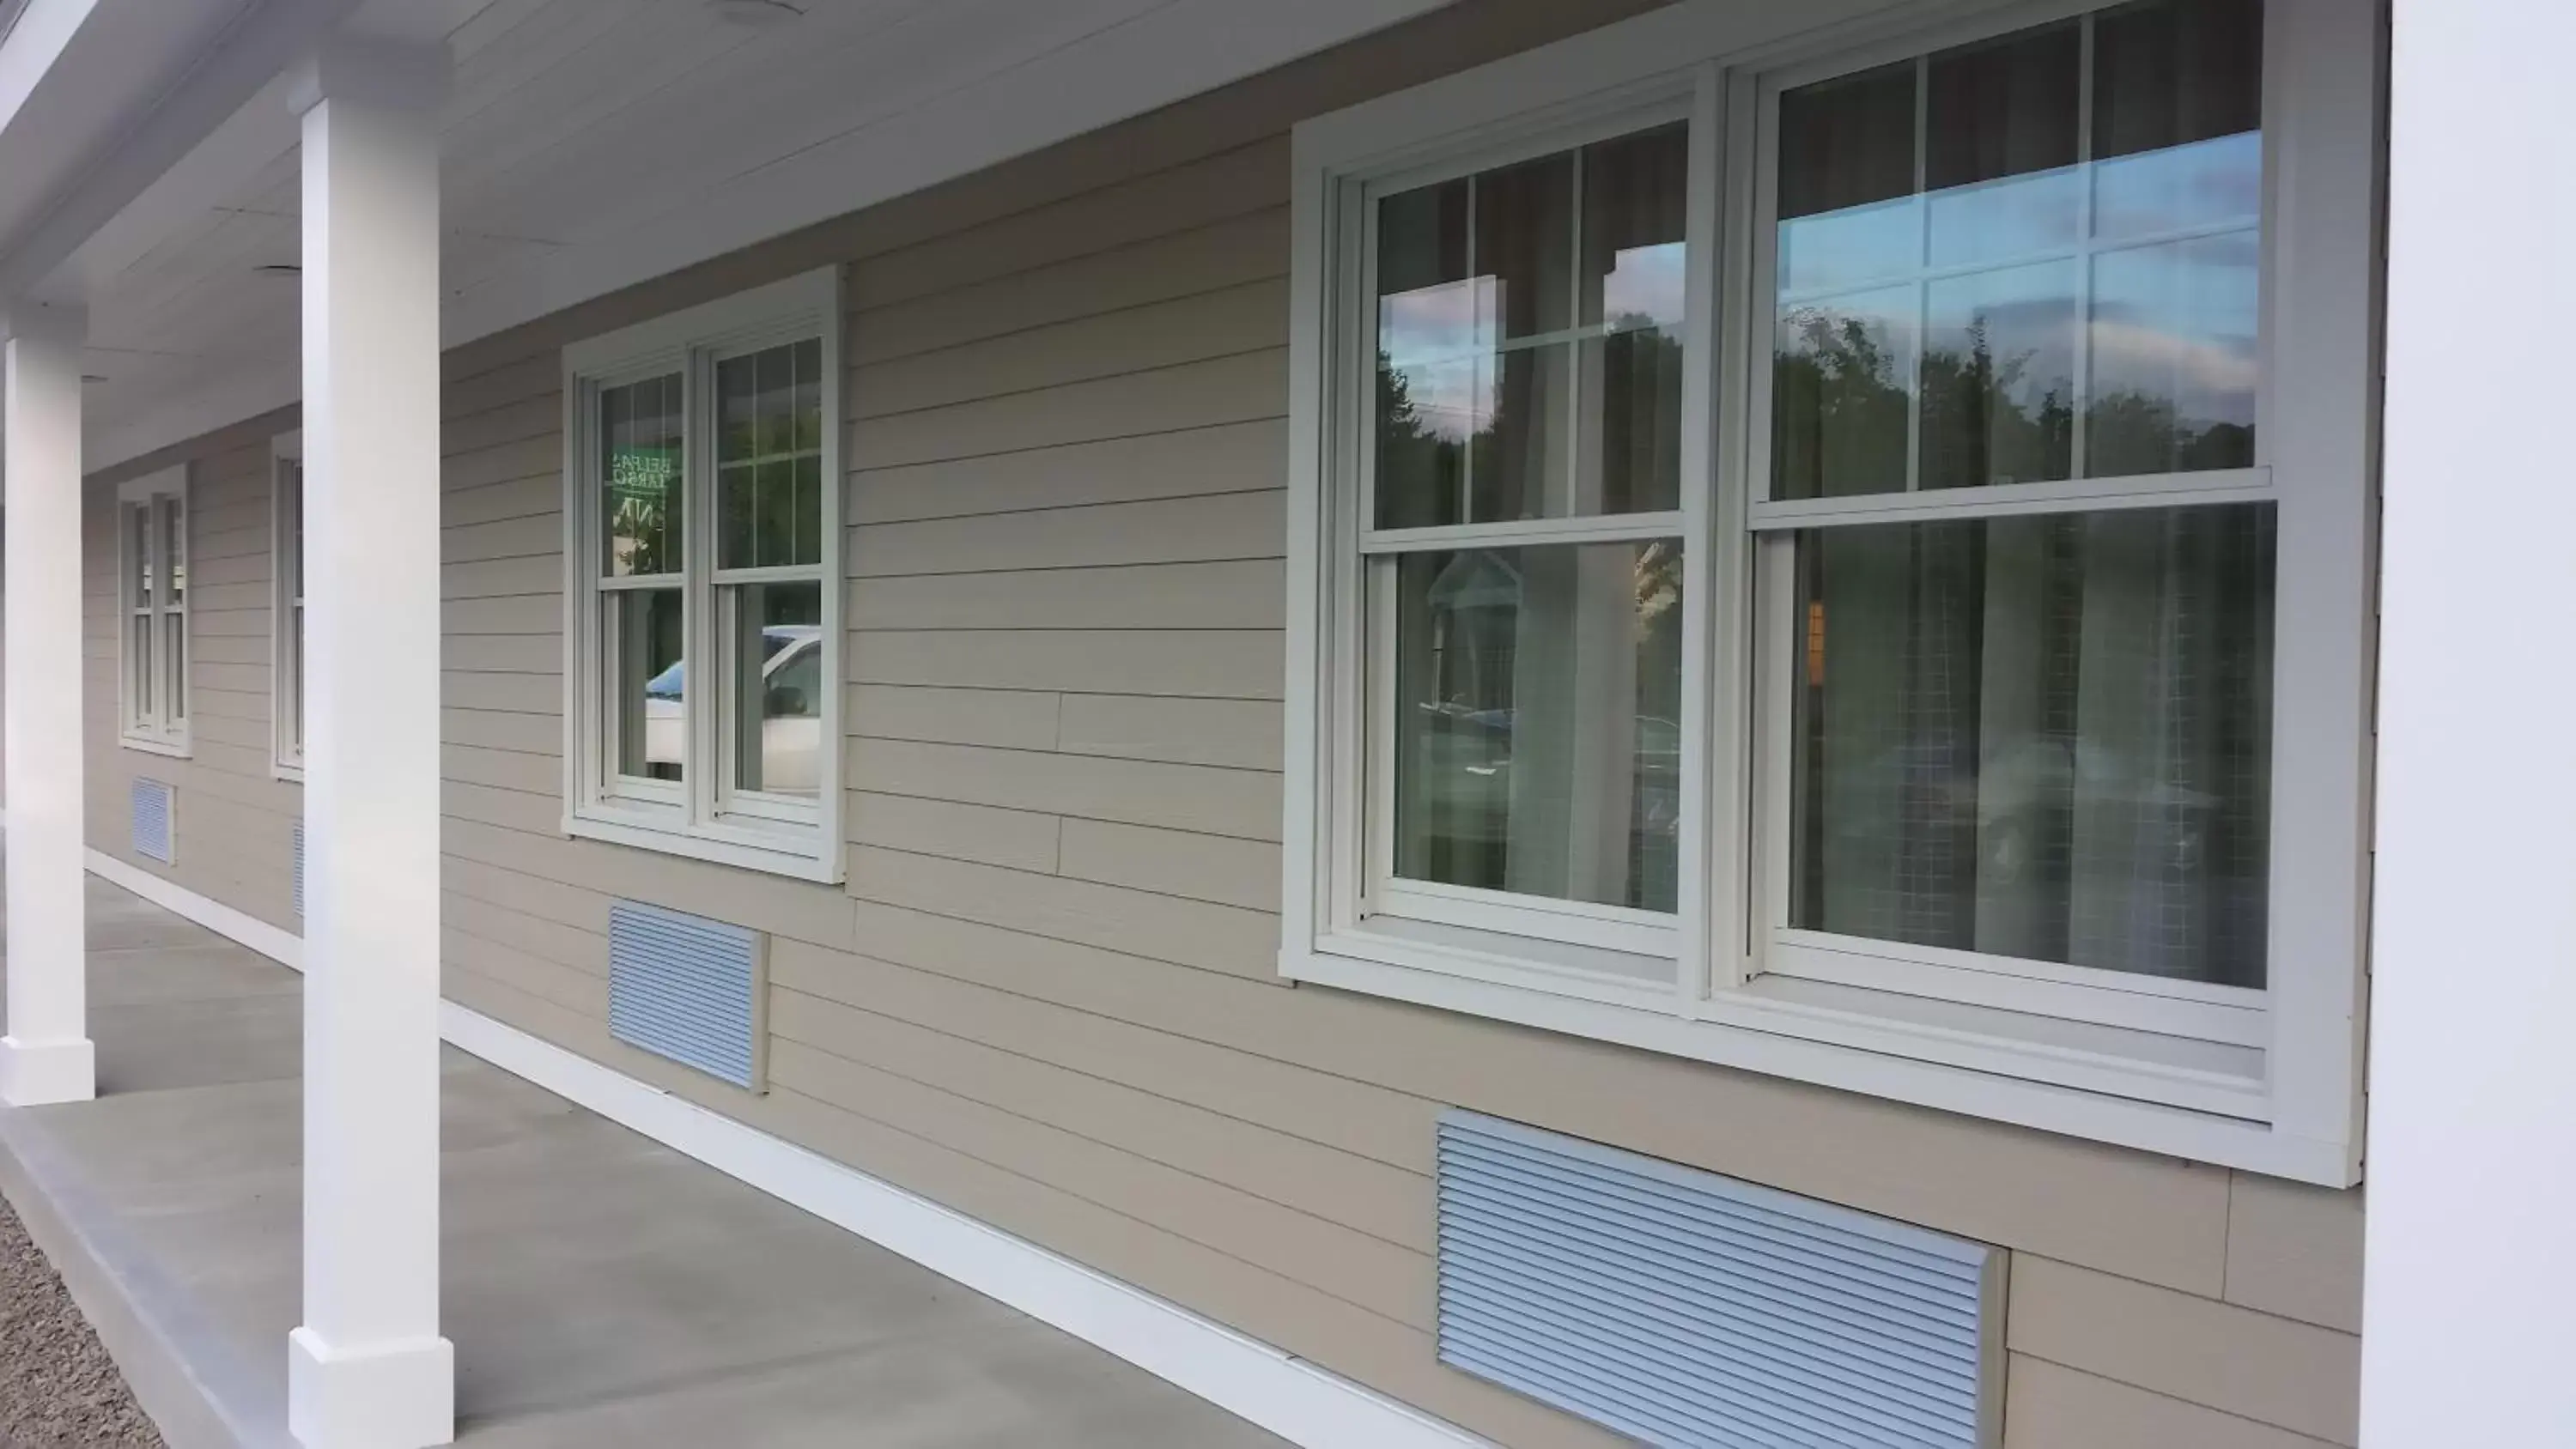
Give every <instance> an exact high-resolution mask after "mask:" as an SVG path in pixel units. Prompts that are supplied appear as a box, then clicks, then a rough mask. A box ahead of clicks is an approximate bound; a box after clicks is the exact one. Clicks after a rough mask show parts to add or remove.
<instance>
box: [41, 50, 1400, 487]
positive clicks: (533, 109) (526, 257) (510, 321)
mask: <svg viewBox="0 0 2576 1449" xmlns="http://www.w3.org/2000/svg"><path fill="white" fill-rule="evenodd" d="M38 3H45V0H38ZM97 3H99V4H102V5H105V4H111V3H126V0H97ZM156 3H173V0H156ZM210 3H211V0H210ZM268 3H269V4H278V3H281V0H268ZM303 3H306V4H311V3H313V0H303ZM795 3H796V4H797V5H799V6H801V7H802V9H803V12H804V13H803V14H802V15H797V16H790V17H788V18H785V19H784V21H783V23H778V24H771V25H748V24H744V23H741V22H740V20H738V19H737V18H736V16H737V15H738V14H739V13H740V7H738V6H736V5H728V4H726V3H723V0H437V3H423V0H375V3H372V4H370V5H368V6H366V7H364V8H363V9H362V10H361V11H360V13H359V16H358V19H357V22H356V23H357V24H359V25H361V26H363V27H367V28H372V29H378V30H384V29H407V30H409V31H411V32H413V33H414V34H418V33H420V32H421V31H423V30H427V31H428V32H429V33H430V34H432V35H437V34H443V35H444V37H445V39H446V41H447V43H448V45H449V47H450V50H451V53H452V54H453V56H454V59H455V67H456V68H455V80H454V88H453V93H452V95H451V97H450V99H449V101H448V103H447V106H446V109H445V113H444V116H443V120H442V126H443V131H444V135H445V146H446V161H445V165H444V177H445V195H444V199H443V204H444V221H445V225H446V227H447V240H446V249H445V252H444V256H443V265H444V278H443V281H444V285H445V288H446V291H447V298H448V300H447V319H446V323H447V329H446V330H447V334H448V340H449V341H450V342H451V343H453V342H458V341H463V340H467V339H469V338H472V337H476V336H481V335H484V334H487V333H490V332H493V331H496V330H499V329H501V328H504V327H508V326H511V325H515V324H516V323H518V322H521V321H524V320H527V319H528V318H530V317H534V316H539V315H543V314H544V313H546V312H549V311H552V310H555V309H557V308H560V307H563V306H566V305H569V304H571V303H573V302H576V301H580V300H583V299H585V298H587V297H590V296H596V295H599V294H601V293H604V292H608V291H612V290H615V289H616V288H618V287H621V286H625V285H628V284H630V283H632V282H635V281H640V280H643V279H645V278H648V277H651V276H654V275H658V274H660V273H663V272H666V271H669V270H672V269H674V268H676V267H680V266H685V265H687V264H689V263H691V262H695V261H698V260H702V259H704V258H706V257H709V256H713V255H718V254H720V253H722V252H725V251H728V250H731V249H733V248H736V247H739V246H743V245H746V244H749V243H751V242H754V241H757V240H760V239H761V238H763V237H766V236H772V235H776V234H778V233H780V232H784V231H788V230H792V229H794V228H796V227H798V226H802V225H807V224H810V223H811V222H814V221H819V220H822V219H825V218H827V217H831V216H835V215H839V214H841V213H843V212H846V211H850V210H853V209H855V208H857V207H860V206H864V205H867V204H870V203H872V202H875V201H878V200H882V199H884V198H886V197H888V196H893V195H897V194H900V193H902V192H906V191H910V190H914V189H917V188H919V187H921V186H924V185H928V184H931V183H933V182H936V181H939V180H941V179H944V178H946V177H949V176H953V175H957V174H961V173H964V172H966V171H970V170H973V169H976V168H978V167H981V166H984V165H988V164H990V163H992V162H994V161H997V160H1001V159H1004V158H1006V157H1009V156H1011V155H1016V154H1019V153H1021V152H1025V151H1028V150H1031V149H1034V148H1036V147H1039V146H1042V145H1045V144H1047V143H1049V142H1051V141H1053V140H1056V139H1059V138H1061V137H1063V136H1068V135H1073V134H1077V133H1079V132H1082V131H1085V130H1090V129H1094V128H1096V127H1098V126H1101V125H1105V124H1108V123H1110V122H1113V121H1116V120H1118V119H1121V118H1123V117H1125V116H1128V115H1133V114H1136V113H1138V112H1141V111H1144V110H1148V109H1151V108H1153V107H1155V106H1159V105H1163V104H1166V103H1169V102H1171V101H1174V100H1178V99H1181V98H1183V97H1185V96H1188V95H1190V94H1193V93H1196V92H1198V91H1201V90H1205V89H1208V88H1210V87H1213V86H1217V85H1222V84H1224V83H1226V82H1228V81H1231V80H1234V79H1236V78H1239V77H1241V76H1244V75H1248V74H1252V73H1254V72H1257V71H1260V70H1264V69H1267V68H1269V67H1271V66H1275V65H1278V64H1281V63H1283V62H1285V61H1288V60H1291V59H1294V58H1296V57H1297V56H1299V55H1302V54H1306V53H1309V52H1312V51H1314V50H1317V49H1320V48H1323V47H1325V46H1328V45H1332V44H1335V43H1338V42H1340V41H1342V40H1344V39H1347V38H1350V37H1351V36H1354V35H1358V34H1362V33H1365V32H1366V31H1369V30H1373V29H1377V28H1379V27H1381V26H1384V25H1386V24H1389V23H1392V22H1394V21H1397V20H1401V19H1404V18H1406V17H1408V16H1411V15H1413V14H1417V13H1420V12H1422V11H1425V10H1429V9H1433V8H1435V7H1436V6H1438V5H1440V4H1443V3H1446V0H1299V3H1296V4H1281V3H1278V0H795ZM215 8H217V9H221V8H223V7H221V6H220V5H218V6H216V7H215ZM234 8H235V9H241V8H252V9H256V8H258V7H257V6H250V7H242V6H239V5H236V6H235V7H234ZM755 8H756V7H755ZM165 13H167V12H165ZM0 57H5V48H0ZM0 72H5V66H4V65H0ZM295 135H296V126H295V122H294V118H293V117H292V116H291V115H290V114H289V113H288V111H287V107H286V103H285V99H284V86H283V84H282V83H275V82H273V83H271V84H269V85H268V86H266V88H264V89H262V90H260V91H259V93H258V94H257V95H256V96H254V97H252V98H251V100H250V101H249V103H248V104H246V105H244V106H242V107H241V109H240V110H239V112H238V113H236V114H234V115H233V116H232V117H231V119H230V120H228V121H226V122H224V123H223V124H221V125H220V126H218V127H216V128H215V129H214V130H213V131H211V132H209V133H208V134H207V135H206V137H205V139H204V140H203V142H202V143H201V144H199V145H198V146H197V147H196V148H195V149H194V150H193V151H192V152H191V153H190V154H189V155H188V156H187V158H186V159H185V160H183V161H181V162H180V163H179V164H178V165H177V166H175V167H173V168H172V169H171V170H170V171H169V172H168V173H167V174H166V175H163V176H162V177H161V178H160V179H159V180H158V181H156V182H154V183H153V184H152V185H151V186H149V187H148V188H146V189H145V190H144V192H143V194H142V195H140V196H138V197H136V198H135V199H134V200H133V201H132V202H131V203H130V204H129V205H126V206H125V207H124V208H123V209H122V210H121V211H120V212H119V214H118V215H117V216H116V217H114V218H113V219H112V220H110V221H109V222H108V223H107V224H106V225H104V226H102V227H100V228H99V230H98V231H97V232H96V233H95V234H94V235H92V236H91V237H90V238H89V239H88V240H87V241H86V242H84V243H82V244H81V245H80V246H79V247H78V248H77V249H76V250H75V251H73V252H72V253H71V254H70V255H69V256H68V258H67V259H66V260H64V261H63V262H62V263H61V264H60V265H59V266H58V267H56V268H54V269H53V270H52V271H51V272H50V273H49V274H48V275H47V276H46V277H45V279H44V282H43V284H42V287H41V289H40V290H41V291H42V292H43V293H44V294H46V295H53V296H60V297H63V298H66V299H69V298H72V297H78V298H81V299H85V300H86V301H87V303H88V305H89V307H90V309H91V344H92V345H91V349H90V354H89V357H88V359H87V370H88V371H89V372H90V373H91V374H92V375H93V376H94V377H95V378H97V379H100V380H99V381H96V382H94V383H93V384H92V385H91V386H90V388H89V389H88V392H87V400H88V410H89V427H88V429H87V431H88V433H89V438H90V461H91V465H92V466H104V465H106V464H108V463H112V462H114V461H118V460H120V459H122V458H124V457H130V456H134V455H136V454H139V453H141V452H145V451H149V450H150V449H152V448H155V447H159V446H163V445H166V444H167V443H170V442H174V441H177V440H179V439H181V438H184V437H186V436H189V435H191V434H193V433H195V432H198V431H202V430H203V429H205V428H208V427H213V426H219V425H221V424H223V423H226V422H230V421H234V420H237V419H239V418H242V417H245V416H249V415H251V414H254V413H256V412H260V411H263V410H265V409H267V408H270V407H275V406H278V405H281V404H283V403H286V402H289V401H292V400H293V398H294V396H295V391H296V387H295V382H296V374H297V370H298V369H297V347H298V335H299V325H298V317H297V301H298V283H297V279H296V277H295V275H294V274H293V273H292V272H275V271H270V272H263V271H262V270H261V268H263V267H271V268H276V267H286V266H291V265H293V264H294V263H295V262H296V261H297V255H298V242H299V232H300V222H299V219H298V212H299V189H300V187H299V180H298V174H297V165H298V159H297V155H296V149H295ZM6 140H7V138H6V134H5V132H0V146H5V144H6ZM0 200H5V199H4V198H0ZM6 219H7V214H6V208H5V206H0V223H5V221H6Z"/></svg>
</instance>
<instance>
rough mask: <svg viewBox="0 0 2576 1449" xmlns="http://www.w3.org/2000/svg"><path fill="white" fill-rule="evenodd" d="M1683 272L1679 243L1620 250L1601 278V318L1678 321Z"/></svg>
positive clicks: (1684, 271)
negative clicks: (1642, 318)
mask: <svg viewBox="0 0 2576 1449" xmlns="http://www.w3.org/2000/svg"><path fill="white" fill-rule="evenodd" d="M1686 270H1687V268H1686V263H1685V262H1684V260H1683V247H1682V243H1680V242H1660V243H1657V244H1656V245H1653V246H1643V247H1625V248H1622V249H1621V250H1620V252H1619V255H1618V258H1617V259H1616V260H1615V261H1614V262H1612V264H1611V268H1610V272H1609V275H1607V276H1605V277H1603V278H1602V279H1601V315H1602V316H1603V317H1604V318H1606V319H1608V320H1609V321H1612V322H1617V321H1620V320H1621V319H1623V318H1636V317H1644V318H1650V319H1652V320H1654V321H1657V322H1663V323H1677V322H1679V321H1681V318H1682V288H1683V283H1684V278H1685V273H1686Z"/></svg>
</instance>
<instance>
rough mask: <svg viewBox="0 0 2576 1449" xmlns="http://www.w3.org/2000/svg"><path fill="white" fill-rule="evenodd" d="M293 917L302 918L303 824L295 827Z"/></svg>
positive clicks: (297, 824) (298, 822)
mask: <svg viewBox="0 0 2576 1449" xmlns="http://www.w3.org/2000/svg"><path fill="white" fill-rule="evenodd" d="M295 915H296V919H298V920H301V919H303V917H304V823H303V822H302V821H297V822H296V825H295Z"/></svg>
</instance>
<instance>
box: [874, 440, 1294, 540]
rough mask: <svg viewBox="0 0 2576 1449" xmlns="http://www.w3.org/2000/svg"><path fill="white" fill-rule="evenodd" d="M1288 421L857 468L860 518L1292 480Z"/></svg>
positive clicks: (892, 519) (1131, 498) (1085, 501)
mask: <svg viewBox="0 0 2576 1449" xmlns="http://www.w3.org/2000/svg"><path fill="white" fill-rule="evenodd" d="M1287 455H1288V428H1287V424H1286V423H1285V422H1283V421H1282V420H1280V419H1277V418H1257V419H1254V420H1252V421H1249V422H1239V423H1220V424H1215V425H1211V426H1205V427H1188V428H1182V429H1179V430H1177V431H1169V432H1151V433H1139V434H1132V435H1128V436H1122V437H1114V438H1104V439H1101V440H1098V441H1095V442H1088V443H1075V444H1069V445H1066V446H1063V447H1057V448H1045V449H1039V450H1034V451H1028V452H1018V453H989V454H983V455H979V456H976V457H969V458H956V459H942V460H935V461H931V462H925V463H916V464H910V465H906V466H902V467H892V468H878V469H872V470H868V471H863V472H859V473H855V474H853V475H852V476H851V480H850V495H849V497H850V506H849V510H848V517H849V519H850V521H851V522H852V523H853V524H859V525H873V524H885V523H902V522H906V521H910V520H916V519H933V518H968V517H974V516H977V515H981V514H991V513H1016V512H1020V511H1023V510H1026V509H1033V508H1076V507H1085V506H1090V505H1096V504H1106V503H1130V502H1137V501H1140V500H1144V499H1153V498H1181V497H1195V496H1199V495H1204V494H1213V493H1257V492H1264V491H1272V490H1277V489H1283V488H1285V487H1286V486H1287V482H1288V473H1287Z"/></svg>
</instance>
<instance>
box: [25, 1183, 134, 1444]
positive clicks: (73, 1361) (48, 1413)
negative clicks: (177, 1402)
mask: <svg viewBox="0 0 2576 1449" xmlns="http://www.w3.org/2000/svg"><path fill="white" fill-rule="evenodd" d="M76 1444H114V1445H135V1446H149V1449H160V1445H161V1431H160V1430H158V1429H155V1428H154V1427H152V1421H151V1420H150V1419H147V1418H145V1417H144V1416H143V1411H142V1410H141V1409H140V1408H137V1407H136V1406H135V1403H134V1395H133V1394H132V1392H130V1391H129V1390H127V1388H126V1387H125V1376H124V1375H122V1374H120V1373H118V1372H117V1371H116V1365H115V1364H114V1363H113V1362H111V1361H110V1360H109V1359H108V1356H107V1350H106V1349H104V1348H102V1347H100V1346H99V1342H98V1335H97V1334H96V1333H94V1332H92V1331H91V1330H90V1326H89V1320H88V1319H86V1318H83V1317H81V1311H80V1309H78V1308H76V1307H74V1306H73V1304H72V1296H71V1294H69V1293H67V1292H65V1291H64V1290H63V1280H62V1279H61V1278H60V1277H57V1276H56V1275H55V1273H54V1269H53V1265H52V1264H50V1263H48V1262H46V1261H45V1255H44V1254H43V1253H42V1252H41V1251H39V1250H38V1249H37V1247H36V1245H35V1243H33V1242H32V1241H30V1240H29V1239H28V1237H27V1230H26V1228H25V1227H24V1226H23V1225H21V1224H20V1223H19V1221H18V1214H17V1213H16V1211H15V1210H13V1209H12V1208H10V1207H9V1205H8V1204H7V1203H6V1202H5V1201H0V1449H54V1446H56V1445H76Z"/></svg>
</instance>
